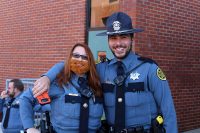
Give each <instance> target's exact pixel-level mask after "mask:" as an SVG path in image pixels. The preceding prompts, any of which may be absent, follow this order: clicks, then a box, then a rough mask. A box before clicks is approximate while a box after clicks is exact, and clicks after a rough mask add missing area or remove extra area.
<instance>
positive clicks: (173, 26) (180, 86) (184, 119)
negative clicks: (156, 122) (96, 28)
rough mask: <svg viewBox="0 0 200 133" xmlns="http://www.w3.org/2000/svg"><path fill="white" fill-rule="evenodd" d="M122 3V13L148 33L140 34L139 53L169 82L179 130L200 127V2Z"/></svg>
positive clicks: (150, 0)
mask: <svg viewBox="0 0 200 133" xmlns="http://www.w3.org/2000/svg"><path fill="white" fill-rule="evenodd" d="M121 3H122V5H121V8H122V10H123V11H125V12H127V13H128V14H130V15H131V16H132V18H136V19H135V22H134V24H136V26H137V27H141V28H143V29H144V30H145V32H143V33H139V34H137V35H136V42H135V43H136V51H137V52H139V53H140V54H142V55H144V56H147V57H151V58H153V59H155V60H156V61H157V63H158V64H159V65H160V67H161V68H162V69H163V71H164V72H165V74H166V76H167V78H168V80H169V83H170V86H171V91H172V95H173V98H174V102H175V107H176V111H177V117H178V126H179V131H180V132H181V131H186V130H190V129H195V128H200V93H199V92H200V1H199V0H191V1H190V0H124V1H122V2H121ZM127 3H129V4H128V5H129V6H127ZM135 5H136V7H135ZM130 7H133V8H130ZM135 8H136V9H135Z"/></svg>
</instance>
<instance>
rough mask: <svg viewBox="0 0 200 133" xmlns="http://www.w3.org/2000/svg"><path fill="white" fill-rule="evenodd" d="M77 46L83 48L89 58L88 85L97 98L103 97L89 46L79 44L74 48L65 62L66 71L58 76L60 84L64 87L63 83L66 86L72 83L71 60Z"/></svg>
mask: <svg viewBox="0 0 200 133" xmlns="http://www.w3.org/2000/svg"><path fill="white" fill-rule="evenodd" d="M77 46H80V47H83V48H84V49H85V52H86V54H87V57H88V64H89V71H88V72H87V80H88V85H89V86H90V87H91V89H92V90H93V92H94V94H95V96H98V97H101V96H102V88H101V84H100V80H99V76H98V74H97V71H96V66H95V61H94V58H93V55H92V52H91V50H90V48H89V47H88V46H87V44H81V43H77V44H75V45H74V46H73V47H72V49H71V51H70V54H69V55H68V58H67V59H66V60H65V67H64V69H63V70H62V71H61V72H60V73H59V74H58V75H57V78H58V84H59V85H60V86H62V84H63V83H64V84H66V83H67V82H69V81H70V79H71V75H72V71H71V69H70V59H71V58H72V53H73V51H74V49H75V48H76V47H77Z"/></svg>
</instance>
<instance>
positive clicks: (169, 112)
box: [148, 64, 178, 133]
mask: <svg viewBox="0 0 200 133" xmlns="http://www.w3.org/2000/svg"><path fill="white" fill-rule="evenodd" d="M148 81H149V87H150V90H151V92H152V93H153V96H154V98H155V101H156V104H157V106H158V108H159V109H160V111H161V113H162V115H163V118H164V123H163V125H164V128H165V130H166V133H178V129H177V119H176V112H175V107H174V103H173V99H172V95H171V91H170V87H169V84H168V81H167V80H166V77H165V75H164V73H163V72H162V70H161V69H159V67H158V66H157V65H155V64H153V65H152V67H151V68H150V71H149V79H148Z"/></svg>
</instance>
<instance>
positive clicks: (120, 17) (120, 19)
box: [97, 12, 143, 36]
mask: <svg viewBox="0 0 200 133" xmlns="http://www.w3.org/2000/svg"><path fill="white" fill-rule="evenodd" d="M106 30H107V31H106V32H102V33H98V34H97V36H105V35H114V34H130V33H137V32H142V31H143V30H142V29H136V28H133V26H132V20H131V18H130V17H129V16H128V15H127V14H125V13H123V12H116V13H113V14H112V15H111V16H110V17H109V18H108V19H107V21H106Z"/></svg>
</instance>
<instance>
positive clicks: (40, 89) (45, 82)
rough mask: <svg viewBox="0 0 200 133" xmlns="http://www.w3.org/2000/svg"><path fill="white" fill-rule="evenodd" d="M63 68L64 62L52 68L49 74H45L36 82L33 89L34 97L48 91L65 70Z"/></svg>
mask: <svg viewBox="0 0 200 133" xmlns="http://www.w3.org/2000/svg"><path fill="white" fill-rule="evenodd" d="M63 68H64V62H59V63H57V64H55V65H54V66H53V67H52V68H50V69H49V71H48V72H47V73H45V74H43V75H42V77H40V78H39V79H38V80H36V82H35V83H34V87H33V89H32V91H33V95H34V97H37V96H39V95H41V94H42V93H44V92H45V91H48V90H49V86H50V83H51V82H52V81H53V80H55V79H56V76H57V75H58V74H59V73H60V72H61V71H62V70H63Z"/></svg>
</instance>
